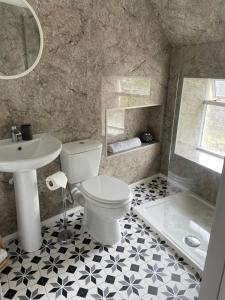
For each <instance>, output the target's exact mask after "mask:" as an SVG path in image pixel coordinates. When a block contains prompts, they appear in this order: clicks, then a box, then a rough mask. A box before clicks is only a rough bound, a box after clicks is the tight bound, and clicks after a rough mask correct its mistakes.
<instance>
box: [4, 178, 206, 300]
mask: <svg viewBox="0 0 225 300" xmlns="http://www.w3.org/2000/svg"><path fill="white" fill-rule="evenodd" d="M133 190H134V199H133V203H132V205H133V206H136V205H140V204H141V203H143V202H146V201H155V200H157V199H158V198H161V197H164V196H165V195H168V194H170V195H171V194H173V193H176V192H178V191H180V190H179V189H178V188H176V187H173V186H172V185H171V184H168V183H167V182H166V180H164V179H163V178H160V177H157V178H156V179H155V180H152V181H150V182H148V183H143V184H139V185H137V186H136V187H134V189H133ZM82 216H83V214H82V210H80V211H78V212H76V213H75V214H71V215H69V217H68V226H69V228H70V229H71V230H73V231H74V238H73V241H72V242H71V243H70V244H69V245H60V244H59V243H58V242H57V235H58V232H59V231H60V230H61V225H62V220H60V221H58V222H56V223H54V224H52V226H50V227H46V226H44V227H43V237H44V241H43V245H42V247H41V249H40V250H38V251H36V252H35V253H32V254H30V253H25V252H24V251H23V250H22V249H20V247H19V243H18V241H17V240H13V241H11V243H10V244H9V246H8V247H9V251H10V256H11V259H12V264H11V265H10V266H9V267H7V268H6V269H5V270H4V271H3V273H2V274H1V282H2V288H3V294H4V297H5V299H20V300H28V299H42V300H45V299H93V300H94V299H95V300H103V299H105V300H106V299H107V300H113V299H115V300H120V299H130V300H132V299H143V300H153V299H164V300H173V299H174V300H175V299H176V300H188V299H189V300H196V299H198V293H199V288H200V281H201V279H200V276H199V275H198V274H196V273H195V271H194V270H193V269H192V268H191V267H190V266H188V265H187V264H186V263H185V261H184V260H183V259H182V258H181V257H179V256H178V255H177V254H176V253H175V251H174V250H172V249H171V248H170V247H169V246H168V245H167V244H166V243H165V242H164V241H163V240H161V239H160V237H159V236H158V235H156V234H155V233H154V232H153V231H152V230H151V228H149V227H148V226H146V225H145V224H144V223H143V222H142V221H141V220H139V219H138V217H137V215H135V214H134V213H133V212H132V210H131V212H130V213H129V214H127V215H126V216H125V217H124V219H123V220H121V229H122V235H123V236H122V239H121V242H120V243H119V244H118V245H116V246H114V247H107V246H102V245H99V244H98V243H96V242H95V241H94V240H93V239H92V238H91V237H90V236H89V235H88V234H87V233H83V232H82V228H81V221H82Z"/></svg>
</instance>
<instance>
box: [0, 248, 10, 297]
mask: <svg viewBox="0 0 225 300" xmlns="http://www.w3.org/2000/svg"><path fill="white" fill-rule="evenodd" d="M7 256H8V254H7V252H6V250H5V249H0V263H2V262H3V261H4V260H5V259H6V257H7ZM0 299H1V298H0Z"/></svg>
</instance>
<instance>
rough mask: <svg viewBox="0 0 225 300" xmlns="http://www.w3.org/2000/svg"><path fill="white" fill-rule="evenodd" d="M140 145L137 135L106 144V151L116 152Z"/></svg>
mask: <svg viewBox="0 0 225 300" xmlns="http://www.w3.org/2000/svg"><path fill="white" fill-rule="evenodd" d="M140 146H141V140H140V139H139V138H138V137H135V138H132V139H129V140H125V141H121V142H117V143H113V144H109V145H108V146H107V151H108V152H110V153H117V152H121V151H125V150H130V149H133V148H136V147H140Z"/></svg>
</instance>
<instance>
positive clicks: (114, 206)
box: [61, 140, 132, 245]
mask: <svg viewBox="0 0 225 300" xmlns="http://www.w3.org/2000/svg"><path fill="white" fill-rule="evenodd" d="M101 150H102V145H101V144H100V143H99V142H98V141H95V140H83V141H78V142H73V143H67V144H64V145H63V149H62V153H61V165H62V170H63V172H65V173H66V175H67V177H68V182H69V184H70V187H71V190H72V195H73V197H74V199H75V200H77V201H78V203H79V204H80V205H81V206H83V207H84V218H83V226H84V227H85V230H86V231H87V232H89V233H90V235H91V236H92V237H93V238H94V239H95V240H96V241H98V242H99V243H102V244H104V245H113V244H116V243H118V242H119V241H120V239H121V229H120V223H119V219H120V218H122V217H123V216H124V215H125V214H126V213H127V212H128V211H129V209H130V205H131V200H132V192H131V190H130V188H129V186H128V184H126V183H125V182H123V181H121V180H119V179H117V178H115V177H111V176H104V175H98V171H99V165H100V159H101Z"/></svg>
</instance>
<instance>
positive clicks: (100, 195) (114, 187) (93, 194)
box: [81, 175, 131, 203]
mask: <svg viewBox="0 0 225 300" xmlns="http://www.w3.org/2000/svg"><path fill="white" fill-rule="evenodd" d="M81 189H82V190H83V192H84V193H86V194H87V196H89V197H90V198H92V199H93V200H95V201H99V202H104V203H109V202H110V203H115V202H122V201H125V200H128V199H129V197H130V196H131V191H130V188H129V186H128V184H126V183H125V182H123V181H121V180H119V179H117V178H114V177H110V176H103V175H100V176H96V177H93V178H90V179H88V180H86V181H84V182H83V183H82V184H81Z"/></svg>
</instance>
